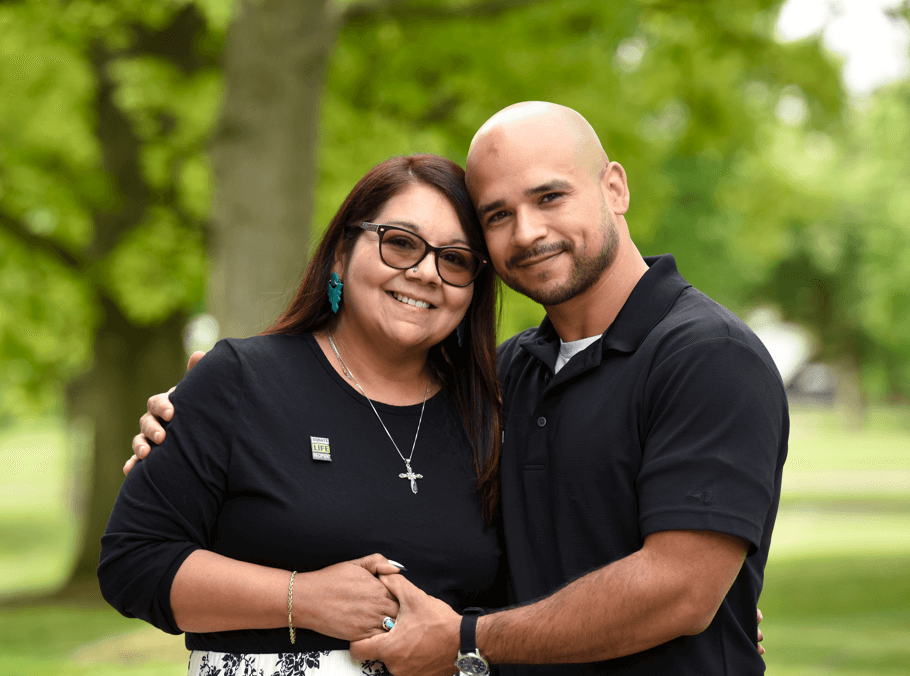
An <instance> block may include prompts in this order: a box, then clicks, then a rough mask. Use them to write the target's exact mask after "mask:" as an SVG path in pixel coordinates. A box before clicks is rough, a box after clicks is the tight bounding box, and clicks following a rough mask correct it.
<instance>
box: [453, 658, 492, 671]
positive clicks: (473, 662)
mask: <svg viewBox="0 0 910 676" xmlns="http://www.w3.org/2000/svg"><path fill="white" fill-rule="evenodd" d="M455 666H456V667H458V670H459V671H462V672H464V673H466V674H471V676H480V675H481V674H485V673H487V671H489V669H490V667H489V665H488V664H487V663H486V661H485V660H484V659H483V658H481V657H479V656H478V655H475V654H474V653H468V654H467V655H462V656H461V657H459V658H458V661H457V662H456V663H455Z"/></svg>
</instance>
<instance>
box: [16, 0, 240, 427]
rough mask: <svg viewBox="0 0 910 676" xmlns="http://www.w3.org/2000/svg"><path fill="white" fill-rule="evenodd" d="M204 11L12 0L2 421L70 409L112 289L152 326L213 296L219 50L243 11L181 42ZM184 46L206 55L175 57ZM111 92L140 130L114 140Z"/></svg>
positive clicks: (181, 3)
mask: <svg viewBox="0 0 910 676" xmlns="http://www.w3.org/2000/svg"><path fill="white" fill-rule="evenodd" d="M192 5H193V3H192V2H189V1H188V0H173V1H171V0H157V1H156V2H145V1H142V2H140V1H138V0H113V1H112V0H74V1H67V2H62V1H59V0H57V1H55V0H48V1H47V2H41V3H37V2H30V3H2V4H0V26H2V30H0V53H2V54H3V58H2V59H0V78H2V80H3V82H4V85H5V87H4V94H5V95H4V97H3V99H2V100H0V138H2V139H3V143H2V144H0V263H2V269H3V274H2V276H0V364H2V366H0V417H4V416H8V415H11V414H12V415H17V416H25V415H30V414H34V413H36V412H41V411H46V410H48V409H49V408H52V407H53V406H54V405H55V404H56V403H57V399H58V394H57V393H58V388H59V386H60V385H61V384H62V383H65V382H66V381H67V380H69V379H71V378H72V377H73V376H74V375H76V374H77V373H78V372H79V371H80V370H82V369H84V368H85V367H86V365H87V364H88V363H89V361H90V355H91V349H92V341H93V336H94V331H95V328H96V326H97V324H98V321H99V299H100V297H101V296H109V297H113V298H114V299H115V300H116V301H117V302H118V304H119V305H120V309H121V311H122V312H123V313H124V314H125V315H126V316H127V317H129V318H131V320H132V321H134V322H135V323H137V324H139V325H141V324H148V323H157V322H160V321H163V320H164V319H166V318H167V317H168V316H169V315H171V314H172V313H174V312H185V311H186V310H187V309H188V308H190V307H192V306H194V305H197V304H198V303H199V302H200V300H201V298H202V295H203V289H204V281H203V280H204V272H205V263H204V250H203V245H202V224H203V223H204V222H205V220H206V218H207V217H208V213H209V209H210V204H209V203H210V200H211V197H210V196H211V176H210V173H211V172H210V168H209V163H208V158H207V155H206V152H205V150H206V149H205V144H206V142H207V139H208V137H209V135H210V132H211V129H212V127H213V124H214V119H215V115H216V113H217V107H218V103H219V100H220V93H221V92H220V87H221V75H220V72H219V71H218V69H217V68H216V67H215V66H214V64H210V65H209V66H208V67H206V66H205V63H206V59H209V61H211V60H212V59H211V55H210V54H207V53H205V51H206V50H211V49H213V48H220V43H221V41H222V40H223V31H224V28H225V24H226V12H227V11H228V10H229V8H230V3H226V2H217V1H216V0H208V1H207V2H202V3H200V8H199V11H200V12H201V13H202V14H204V16H206V17H209V18H211V20H212V25H213V27H210V28H209V29H208V31H207V32H204V35H203V37H204V39H202V40H200V41H199V44H198V45H194V44H192V43H190V44H189V45H184V46H183V47H181V46H179V45H168V40H173V39H175V37H174V36H175V35H177V34H178V33H179V31H177V30H175V26H177V27H178V28H179V27H180V26H186V25H192V20H191V19H192V17H191V16H190V15H189V14H187V13H192V12H193V11H195V10H194V9H193V6H192ZM188 16H190V20H189V21H188V20H187V17H188ZM181 21H182V23H181ZM200 22H201V20H200ZM156 36H158V37H157V40H158V42H156ZM162 36H163V37H162ZM181 49H182V50H183V51H184V52H186V51H187V50H189V52H190V55H191V56H192V58H190V59H184V60H183V61H182V62H178V63H174V61H175V60H176V59H178V57H175V56H174V54H177V53H179V52H180V50H181ZM172 52H173V53H172ZM108 96H111V97H112V98H113V100H114V102H115V105H116V106H118V108H119V113H118V114H120V115H125V116H127V118H128V119H129V121H130V123H131V131H130V133H129V134H128V135H127V136H121V137H119V138H118V139H116V140H113V141H112V139H111V134H113V133H115V132H113V131H112V127H113V126H116V123H117V121H116V120H115V119H112V118H111V117H110V115H111V113H110V112H108V111H106V110H105V109H104V105H105V104H104V97H108ZM105 138H106V139H107V140H105ZM133 143H135V145H136V147H135V149H134V148H133V146H132V144H133ZM132 154H136V155H138V158H139V159H138V160H134V159H133V155H132ZM134 162H137V163H139V164H141V171H140V172H139V173H140V176H139V177H138V182H131V181H133V176H131V174H130V172H131V168H130V167H131V164H132V163H134ZM143 201H144V204H145V206H142V203H143ZM137 205H139V206H137Z"/></svg>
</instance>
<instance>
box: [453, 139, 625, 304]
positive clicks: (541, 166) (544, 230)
mask: <svg viewBox="0 0 910 676" xmlns="http://www.w3.org/2000/svg"><path fill="white" fill-rule="evenodd" d="M468 185H469V189H470V191H471V196H472V198H473V200H474V204H475V205H476V207H477V210H478V215H479V217H480V222H481V224H482V225H483V229H484V237H485V238H486V241H487V248H488V250H489V252H490V257H491V260H492V263H493V265H494V267H495V268H496V272H497V273H499V276H500V277H502V279H503V281H504V282H505V283H506V284H508V285H509V286H510V287H512V288H513V289H515V290H516V291H518V292H520V293H523V294H525V295H526V296H528V297H530V298H531V299H532V300H535V301H537V302H538V303H541V304H543V305H548V306H552V305H559V304H560V303H564V302H566V301H568V300H570V299H572V298H574V297H576V296H578V295H579V294H581V293H583V292H584V291H586V290H588V289H589V288H590V287H591V286H592V285H593V284H594V283H595V282H597V280H598V279H600V277H601V275H602V274H603V272H604V270H605V269H607V268H608V267H609V266H610V264H611V263H612V261H613V259H614V257H615V254H616V249H617V246H618V243H619V239H618V235H617V232H616V221H615V216H614V214H613V212H612V211H611V210H610V208H609V205H608V203H607V199H606V196H605V190H604V188H603V186H602V181H601V180H600V176H599V175H598V174H597V173H595V172H593V171H592V170H591V169H590V168H589V167H583V166H579V162H578V160H577V158H576V153H575V152H574V148H573V147H572V146H571V143H567V144H563V146H557V145H556V144H555V143H554V142H552V141H551V140H544V141H539V140H535V139H522V140H521V142H515V140H514V139H509V138H496V139H493V140H490V141H489V142H486V143H484V144H482V145H481V146H480V147H479V148H478V149H476V152H475V151H472V157H471V160H470V163H469V180H468Z"/></svg>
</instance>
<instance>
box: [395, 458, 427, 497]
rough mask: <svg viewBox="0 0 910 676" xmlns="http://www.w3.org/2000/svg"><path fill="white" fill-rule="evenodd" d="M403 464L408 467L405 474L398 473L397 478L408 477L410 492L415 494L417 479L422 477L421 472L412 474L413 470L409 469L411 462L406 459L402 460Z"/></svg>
mask: <svg viewBox="0 0 910 676" xmlns="http://www.w3.org/2000/svg"><path fill="white" fill-rule="evenodd" d="M404 464H405V467H407V468H408V471H407V473H406V474H399V475H398V478H399V479H410V481H411V492H412V493H414V494H416V493H417V479H423V474H414V470H412V469H411V463H409V462H408V461H407V460H405V461H404Z"/></svg>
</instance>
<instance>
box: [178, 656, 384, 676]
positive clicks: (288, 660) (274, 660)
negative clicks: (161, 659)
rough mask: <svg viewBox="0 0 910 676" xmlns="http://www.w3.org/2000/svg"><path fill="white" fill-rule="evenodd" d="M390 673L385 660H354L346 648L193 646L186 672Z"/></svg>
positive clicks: (213, 675) (240, 675)
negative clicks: (220, 649)
mask: <svg viewBox="0 0 910 676" xmlns="http://www.w3.org/2000/svg"><path fill="white" fill-rule="evenodd" d="M317 675H318V676H391V674H390V673H389V671H388V669H386V668H385V665H384V664H383V663H382V662H378V661H376V660H365V661H361V660H355V659H354V658H352V657H351V653H349V652H348V651H347V650H316V651H312V652H306V653H266V654H252V653H250V654H244V653H216V652H211V651H204V650H194V651H193V652H192V653H191V654H190V666H189V672H188V675H187V676H317Z"/></svg>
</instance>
